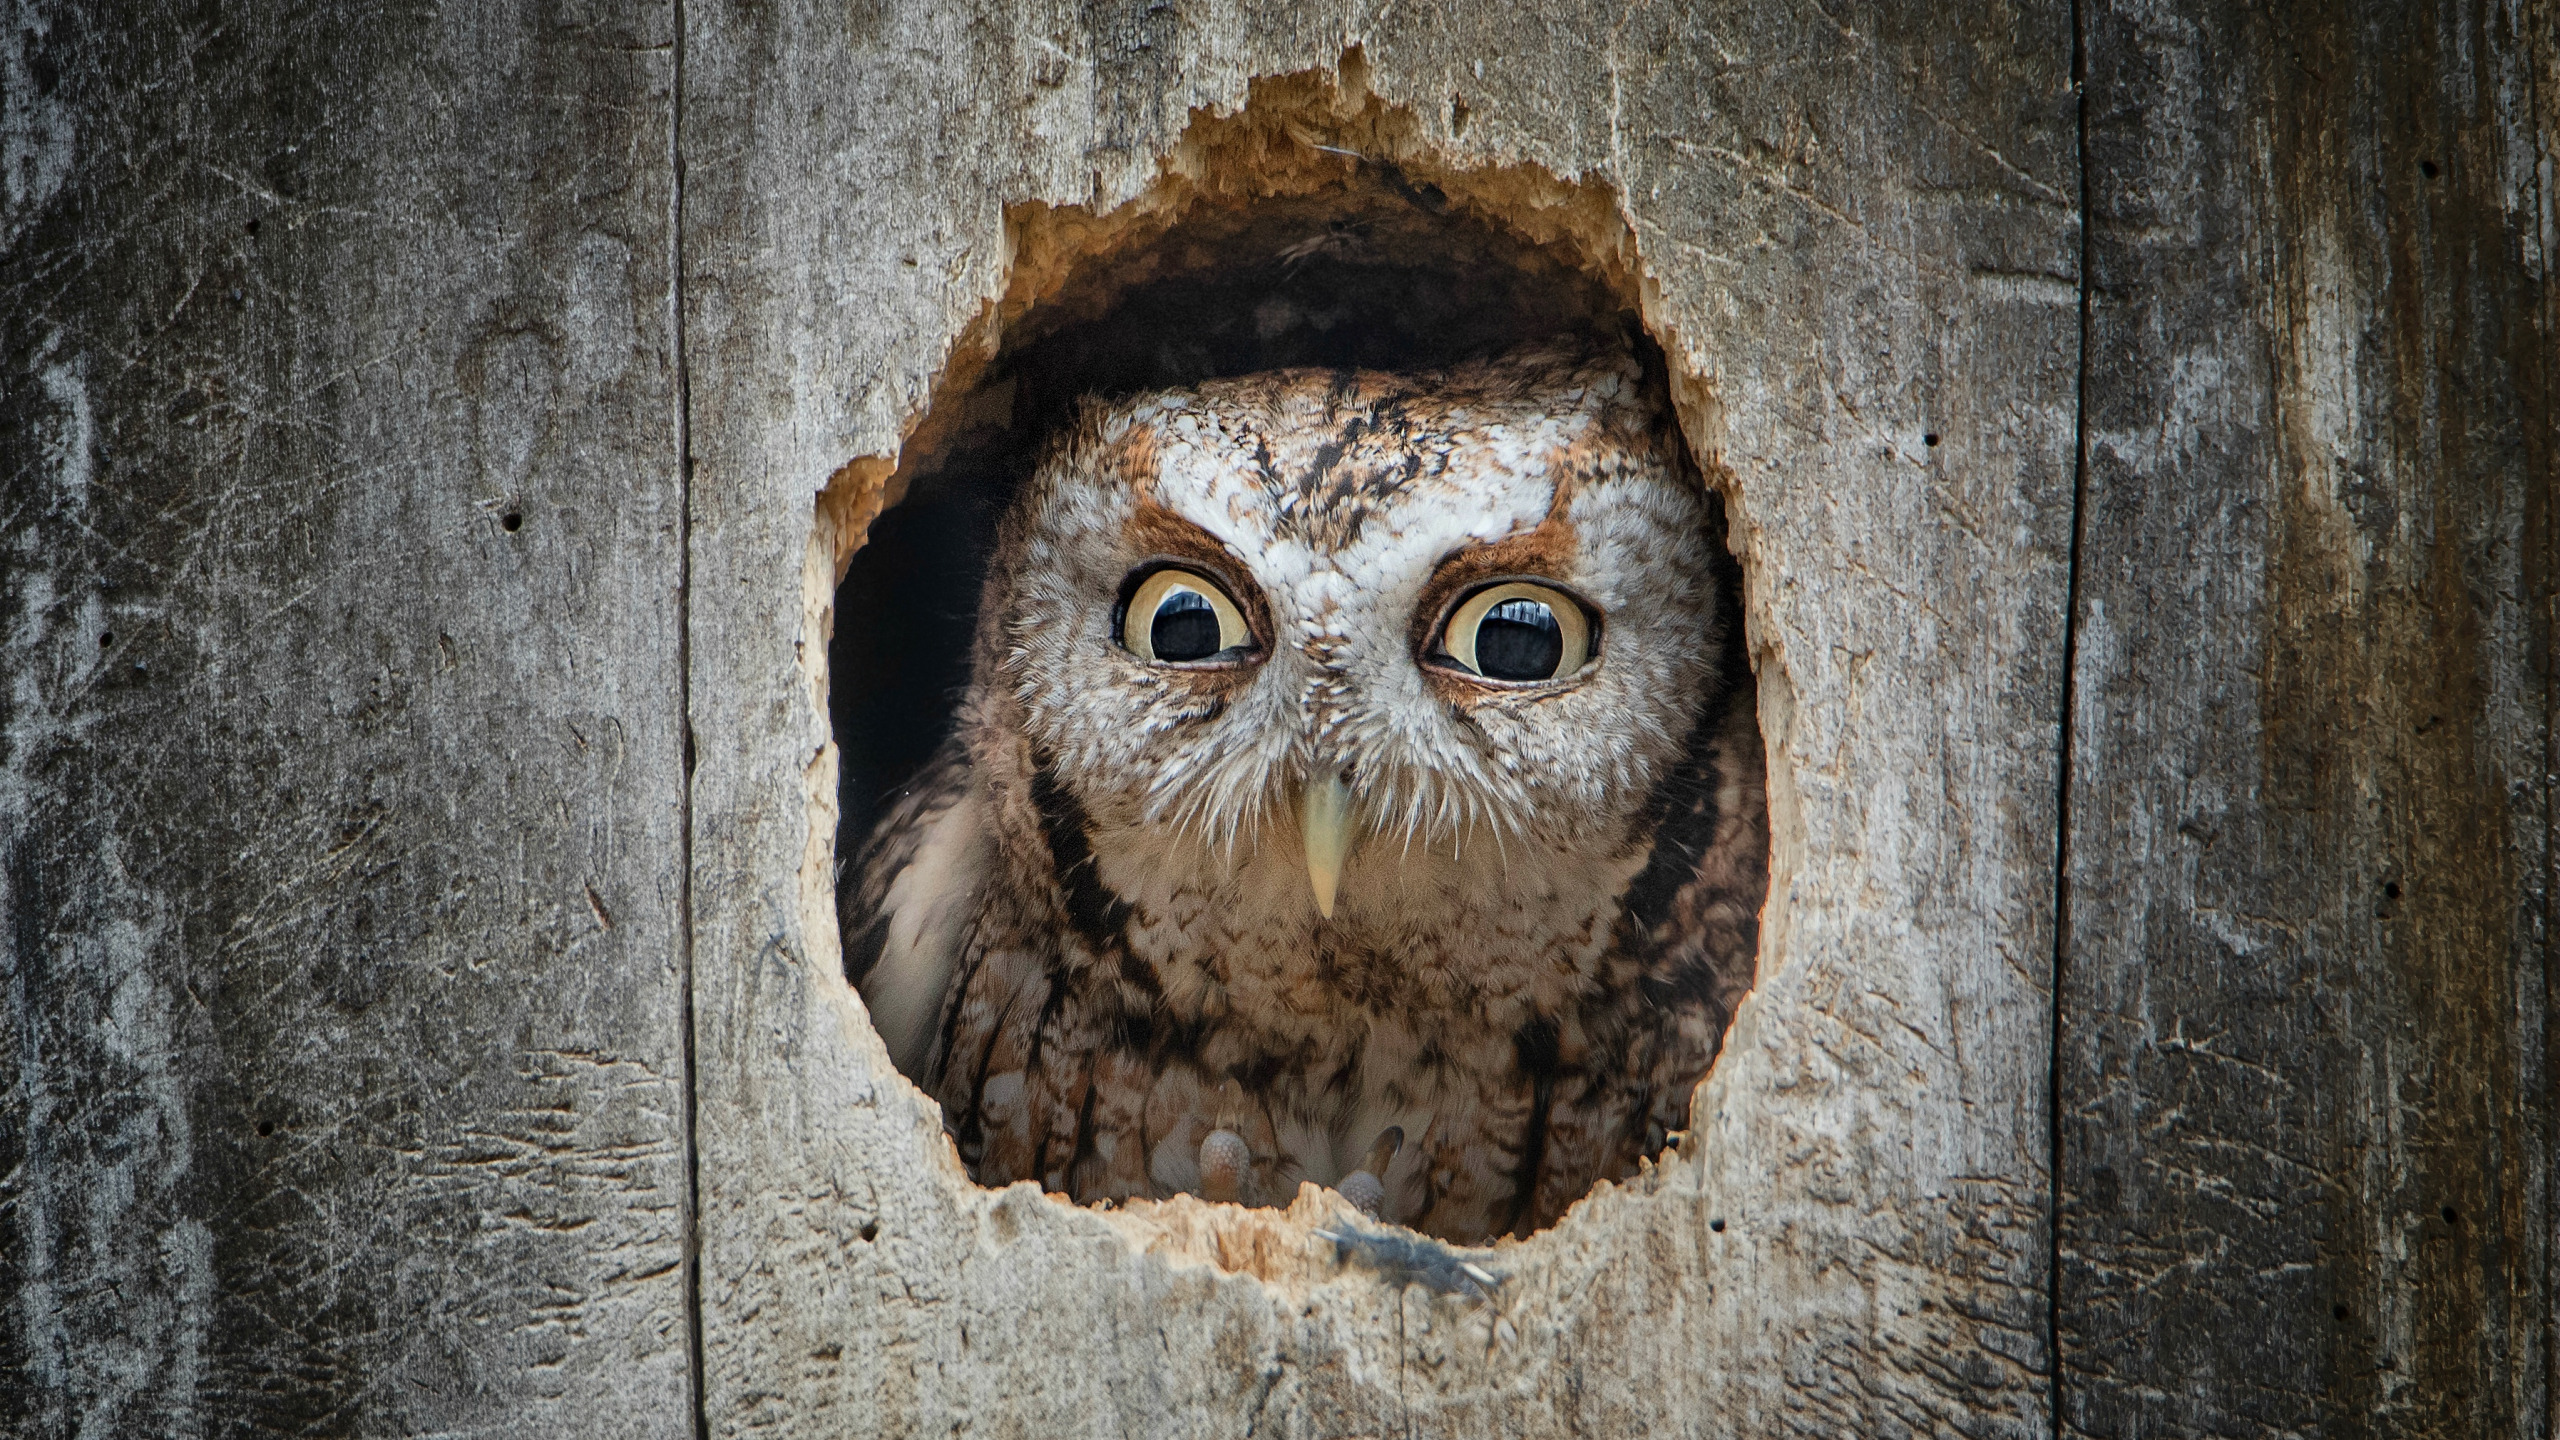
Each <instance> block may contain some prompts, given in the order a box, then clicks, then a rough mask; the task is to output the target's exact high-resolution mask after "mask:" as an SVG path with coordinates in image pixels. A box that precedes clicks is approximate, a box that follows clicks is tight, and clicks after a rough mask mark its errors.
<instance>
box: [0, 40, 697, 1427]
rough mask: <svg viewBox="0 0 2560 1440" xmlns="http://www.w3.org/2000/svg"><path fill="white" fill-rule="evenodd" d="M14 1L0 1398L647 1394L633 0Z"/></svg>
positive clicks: (675, 1143)
mask: <svg viewBox="0 0 2560 1440" xmlns="http://www.w3.org/2000/svg"><path fill="white" fill-rule="evenodd" d="M9 14H10V15H11V16H13V17H15V18H13V19H11V20H9V21H8V22H7V24H6V28H5V39H0V107H5V111H4V112H0V113H5V116H6V119H5V122H0V169H5V180H6V192H5V193H6V196H7V207H8V208H7V210H6V211H5V212H0V214H5V218H0V237H5V241H4V242H0V243H4V245H5V249H0V676H5V689H0V717H4V718H0V876H5V879H0V911H5V914H6V928H7V933H8V936H9V938H8V941H7V943H6V945H5V948H0V957H5V958H0V966H4V967H5V969H0V985H4V986H5V989H0V995H5V999H0V1040H5V1044H0V1054H4V1055H5V1056H6V1057H7V1058H6V1060H5V1061H0V1087H5V1088H0V1187H5V1188H0V1296H5V1298H6V1301H7V1303H6V1306H5V1308H0V1431H6V1432H9V1433H13V1434H25V1435H33V1436H64V1437H70V1436H82V1437H89V1436H95V1437H123V1436H164V1435H166V1436H185V1435H198V1434H250V1433H257V1434H315V1435H318V1434H343V1435H402V1434H420V1435H424V1434H445V1435H460V1434H470V1435H505V1434H524V1435H550V1434H560V1433H571V1432H574V1433H581V1434H599V1435H646V1434H654V1435H685V1434H689V1433H691V1431H692V1428H693V1426H692V1418H691V1402H690V1395H689V1391H688V1386H687V1374H686V1353H687V1352H686V1345H685V1315H686V1311H685V1307H684V1303H683V1299H684V1297H683V1285H682V1278H683V1277H682V1273H681V1268H680V1265H679V1259H680V1255H681V1251H682V1237H683V1227H682V1224H681V1215H682V1209H681V1201H682V1197H683V1194H684V1166H683V1144H684V1132H683V1127H682V1119H683V1098H684V1097H683V1092H682V1086H681V1083H680V1081H681V1071H682V1046H681V1044H680V1035H681V1032H680V1029H679V1026H678V1018H679V1013H680V1002H681V998H682V988H681V985H680V978H681V967H680V961H681V953H682V952H681V949H680V941H681V938H682V932H681V930H680V928H679V925H678V913H679V902H680V900H681V887H682V884H683V879H684V876H683V867H682V863H681V834H682V832H681V828H680V825H679V823H678V820H679V814H678V801H679V797H680V795H681V788H680V787H681V774H680V768H679V767H680V754H679V745H680V735H681V731H680V728H679V726H680V722H681V719H682V711H681V706H680V687H679V684H678V677H677V668H676V654H677V639H678V635H679V633H680V632H679V629H678V626H677V623H676V621H677V598H678V597H677V577H678V560H679V550H678V523H677V522H678V517H679V513H680V512H679V509H678V501H679V485H678V480H677V477H676V472H675V467H674V465H673V463H672V455H673V450H674V447H673V444H672V441H671V437H670V428H671V423H672V417H673V415H674V406H673V392H674V387H673V383H672V376H673V369H672V363H671V362H672V359H673V355H672V351H671V348H670V343H669V321H668V315H669V307H668V267H667V256H668V223H669V222H668V204H669V199H670V185H669V175H668V165H667V154H668V124H669V116H670V107H669V100H670V91H669V85H670V81H671V78H672V67H671V64H670V59H671V51H670V49H669V48H668V46H669V41H670V38H671V36H670V33H669V29H668V24H667V21H668V16H667V12H666V11H665V10H664V9H657V10H653V11H644V12H641V13H640V14H639V16H638V17H637V18H636V19H635V18H634V17H632V16H631V15H628V14H626V13H624V12H623V10H622V9H621V7H617V6H610V5H601V4H598V5H578V4H572V5H566V6H556V7H548V8H546V9H544V10H543V11H542V12H541V13H539V14H535V13H521V14H519V13H510V12H509V11H508V10H506V9H504V8H502V7H487V8H473V7H458V8H456V9H454V10H451V11H449V12H445V13H441V14H439V13H437V12H436V11H434V10H432V9H429V8H424V7H419V6H411V5H386V4H313V5H285V4H268V5H255V6H226V7H199V6H193V5H175V4H171V5H163V4H157V3H141V4H127V3H113V4H96V5H86V4H56V5H50V6H40V7H36V8H35V9H34V10H32V11H28V10H26V9H24V8H23V7H13V8H12V9H11V10H10V12H9ZM508 516H514V517H516V519H515V521H514V524H513V528H510V526H509V522H508V521H507V519H506V517H508Z"/></svg>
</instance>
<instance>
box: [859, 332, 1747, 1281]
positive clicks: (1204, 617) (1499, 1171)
mask: <svg viewBox="0 0 2560 1440" xmlns="http://www.w3.org/2000/svg"><path fill="white" fill-rule="evenodd" d="M1668 427H1669V420H1668V417H1667V415H1666V413H1665V411H1664V408H1663V406H1662V404H1661V402H1660V400H1659V397H1658V394H1657V393H1656V392H1655V391H1653V390H1651V389H1649V388H1648V387H1647V386H1646V384H1645V382H1644V379H1643V376H1642V372H1641V371H1640V369H1639V368H1638V367H1637V366H1636V365H1635V363H1634V362H1633V361H1632V360H1631V359H1629V358H1628V357H1626V356H1624V355H1602V356H1598V357H1592V356H1584V355H1575V354H1566V353H1561V352H1554V351H1539V352H1529V353H1524V354H1520V355H1515V356H1512V357H1509V358H1506V359H1504V360H1500V361H1496V362H1491V363H1486V364H1479V365H1474V366H1468V367H1461V368H1459V369H1457V370H1453V371H1448V372H1440V373H1434V374H1426V375H1391V374H1381V373H1372V372H1316V371H1294V372H1289V371H1284V372H1275V373H1272V374H1267V375H1257V376H1249V377H1245V378H1242V379H1235V380H1222V381H1215V382H1211V383H1208V384H1204V385H1201V386H1199V387H1197V388H1196V389H1191V390H1175V391H1165V392H1159V393H1156V394H1153V395H1148V396H1142V397H1139V398H1137V399H1133V400H1128V401H1124V402H1119V403H1114V404H1108V405H1101V404H1097V405H1092V406H1088V408H1087V410H1086V412H1085V414H1084V415H1083V416H1082V418H1081V421H1080V423H1079V424H1078V425H1077V426H1076V427H1075V428H1074V430H1073V431H1072V433H1070V434H1068V435H1067V436H1064V437H1062V439H1061V440H1060V442H1059V443H1058V444H1057V445H1055V446H1054V447H1053V448H1052V450H1051V452H1050V454H1049V456H1048V458H1047V459H1046V460H1045V461H1044V462H1043V463H1042V465H1041V466H1040V467H1039V469H1038V472H1037V473H1036V474H1035V475H1034V476H1033V477H1032V479H1031V481H1030V483H1029V484H1028V485H1027V486H1026V489H1025V492H1024V494H1023V495H1022V496H1021V498H1020V499H1019V500H1018V501H1017V503H1016V504H1015V506H1014V508H1013V511H1012V513H1011V515H1010V516H1009V518H1008V521H1007V524H1006V526H1005V528H1004V531H1003V535H1002V539H1001V541H1000V543H999V550H998V554H997V558H996V563H995V565H994V567H993V570H992V572H991V577H992V578H991V579H990V581H989V583H988V587H987V591H986V596H985V604H984V609H983V612H982V617H981V621H980V626H979V631H978V642H977V648H976V653H975V658H974V677H975V678H974V681H973V684H972V687H971V690H970V692H969V696H968V699H967V701H966V703H965V705H964V706H963V709H962V713H961V715H960V718H959V723H958V726H957V733H956V734H955V736H954V738H953V739H952V740H951V742H950V743H948V744H947V745H945V746H944V747H943V749H942V751H941V753H940V754H939V756H938V757H937V758H936V759H935V761H934V762H933V763H932V765H930V766H929V767H928V768H927V770H926V771H925V772H924V773H923V774H922V775H921V776H919V777H918V778H917V779H916V780H915V781H914V782H913V783H912V784H911V785H909V786H908V787H907V788H906V790H905V792H904V793H903V794H902V795H901V796H900V797H899V798H898V799H897V801H896V802H895V803H894V804H893V805H892V806H891V808H890V810H889V812H888V813H887V815H886V816H885V818H884V819H883V820H882V821H881V822H880V824H879V826H878V828H877V829H876V831H875V832H874V834H873V836H872V837H871V840H870V842H869V844H868V845H867V846H865V847H864V849H863V851H862V853H861V855H860V856H859V857H858V859H857V860H856V863H855V864H854V865H853V866H852V867H850V868H849V869H848V871H847V872H846V875H845V879H844V882H843V886H842V889H841V892H840V895H839V904H840V907H841V909H842V913H843V918H844V927H845V955H846V967H847V973H848V975H849V976H850V977H851V978H852V979H853V980H854V981H855V983H856V984H857V985H859V986H860V987H861V990H862V993H863V995H864V997H865V999H866V1001H867V1002H868V1003H869V1004H870V1006H871V1010H872V1014H873V1018H874V1020H875V1022H876V1023H877V1024H878V1025H879V1026H880V1028H881V1031H882V1034H883V1036H884V1038H885V1039H886V1040H887V1041H888V1043H889V1047H890V1051H891V1054H892V1056H893V1057H894V1058H895V1059H896V1060H897V1062H898V1064H899V1065H900V1067H901V1068H902V1069H904V1070H905V1071H906V1072H907V1073H908V1074H909V1075H911V1076H913V1077H915V1078H916V1079H917V1081H918V1082H919V1083H920V1084H922V1085H923V1086H924V1087H925V1088H926V1089H927V1090H928V1091H929V1092H931V1093H932V1094H934V1095H935V1096H936V1097H937V1098H938V1099H939V1100H940V1101H941V1102H942V1105H943V1109H944V1114H945V1116H946V1117H947V1120H948V1123H949V1126H950V1129H951V1132H952V1134H953V1136H954V1138H955V1139H956V1141H957V1142H958V1144H959V1147H960V1150H961V1154H962V1156H963V1157H964V1158H965V1159H966V1160H967V1161H968V1163H969V1165H970V1167H971V1169H972V1171H973V1173H974V1174H976V1175H977V1177H978V1178H979V1179H980V1180H982V1181H984V1182H986V1183H989V1184H1003V1183H1006V1182H1010V1181H1013V1180H1017V1179H1026V1178H1027V1179H1033V1180H1036V1181H1038V1182H1039V1183H1040V1184H1041V1185H1043V1186H1044V1187H1046V1188H1047V1189H1050V1190H1052V1191H1061V1192H1064V1193H1066V1194H1069V1195H1071V1196H1073V1197H1075V1198H1076V1199H1078V1200H1082V1201H1092V1200H1098V1199H1103V1198H1115V1199H1118V1198H1128V1197H1134V1196H1165V1195H1170V1194H1173V1193H1176V1192H1183V1191H1190V1192H1194V1193H1197V1192H1198V1191H1199V1190H1200V1189H1201V1188H1202V1183H1203V1175H1202V1169H1201V1164H1202V1145H1203V1143H1204V1142H1205V1141H1210V1140H1211V1137H1212V1135H1213V1134H1214V1135H1215V1136H1216V1137H1217V1138H1216V1139H1215V1141H1214V1143H1212V1144H1211V1146H1210V1152H1209V1154H1210V1160H1211V1173H1210V1176H1209V1182H1210V1184H1211V1186H1212V1188H1214V1189H1216V1190H1218V1191H1219V1192H1220V1193H1221V1194H1223V1193H1225V1192H1226V1191H1227V1190H1229V1189H1230V1188H1232V1190H1233V1191H1234V1193H1235V1194H1236V1197H1237V1198H1238V1199H1240V1200H1242V1201H1244V1202H1246V1203H1259V1204H1280V1203H1286V1202H1287V1201H1288V1200H1289V1199H1290V1198H1291V1196H1292V1195H1293V1194H1294V1193H1295V1190H1296V1187H1297V1185H1298V1184H1299V1183H1300V1182H1301V1181H1304V1180H1313V1181H1317V1182H1319V1183H1324V1184H1333V1183H1336V1182H1338V1181H1341V1180H1343V1179H1344V1177H1346V1176H1348V1175H1351V1174H1353V1173H1354V1172H1355V1171H1358V1170H1360V1169H1361V1168H1362V1167H1363V1165H1364V1164H1367V1163H1372V1162H1371V1161H1370V1159H1369V1157H1372V1156H1375V1157H1378V1158H1377V1160H1376V1161H1375V1163H1382V1164H1384V1165H1385V1167H1386V1173H1385V1174H1384V1175H1382V1176H1379V1177H1376V1178H1377V1179H1378V1181H1379V1182H1380V1185H1379V1187H1378V1188H1379V1189H1381V1190H1382V1191H1383V1196H1382V1198H1381V1200H1380V1212H1381V1213H1382V1214H1383V1215H1384V1217H1385V1218H1387V1219H1391V1220H1396V1221H1400V1222H1402V1223H1405V1224H1408V1225H1412V1226H1414V1227H1415V1228H1417V1229H1420V1230H1424V1231H1426V1232H1429V1233H1431V1234H1435V1235H1439V1236H1442V1237H1444V1238H1450V1239H1458V1240H1481V1239H1485V1238H1489V1237H1491V1236H1494V1235H1497V1234H1502V1233H1515V1232H1516V1233H1525V1232H1526V1231H1528V1230H1531V1229H1535V1228H1537V1227H1540V1226H1544V1225H1546V1224H1549V1223H1551V1222H1552V1221H1554V1220H1555V1219H1556V1217H1557V1216H1558V1215H1560V1214H1561V1213H1562V1212H1563V1210H1564V1209H1565V1207H1567V1206H1568V1205H1570V1204H1571V1203H1572V1202H1573V1201H1574V1200H1575V1199H1577V1198H1579V1197H1580V1196H1581V1195H1583V1194H1584V1193H1586V1192H1587V1191H1588V1190H1589V1189H1590V1188H1591V1187H1592V1186H1593V1185H1594V1184H1595V1183H1597V1182H1598V1181H1601V1180H1604V1179H1610V1178H1615V1177H1620V1176H1624V1175H1626V1174H1627V1173H1628V1172H1629V1171H1631V1170H1632V1169H1633V1167H1634V1166H1635V1165H1636V1163H1637V1162H1638V1160H1639V1159H1640V1158H1641V1157H1644V1156H1648V1155H1652V1154H1654V1153H1656V1152H1658V1151H1659V1150H1660V1149H1661V1147H1662V1146H1663V1144H1664V1143H1665V1140H1666V1137H1667V1136H1668V1135H1669V1134H1670V1133H1671V1132H1673V1131H1676V1130H1679V1129H1681V1128H1683V1127H1684V1126H1685V1124H1686V1120H1687V1111H1688V1105H1689V1097H1690V1092H1691V1090H1692V1089H1693V1088H1694V1087H1695V1085H1696V1083H1697V1081H1698V1080H1699V1078H1700V1077H1701V1076H1702V1075H1703V1074H1704V1073H1705V1071H1706V1069H1707V1066H1708V1064H1709V1062H1710V1061H1711V1060H1712V1059H1713V1058H1714V1055H1715V1053H1716V1049H1717V1046H1718V1045H1719V1044H1720V1043H1721V1039H1722V1036H1723V1033H1724V1030H1725V1026H1726V1024H1727V1022H1728V1021H1729V1020H1730V1019H1731V1016H1732V1012H1733V1007H1734V1005H1735V1003H1736V1002H1737V1001H1738V1000H1739V999H1740V997H1741V995H1742V993H1743V992H1744V991H1745V990H1746V989H1748V988H1749V986H1750V983H1751V976H1752V967H1753V963H1754V958H1753V957H1754V951H1755V949H1756V945H1757V939H1758V912H1759V908H1760V903H1761V899H1762V893H1763V890H1764V888H1765V885H1766V880H1765V874H1766V865H1767V860H1766V853H1767V842H1766V805H1765V800H1764V798H1763V791H1762V777H1763V760H1762V753H1761V745H1760V738H1759V733H1758V730H1757V728H1756V724H1755V720H1754V706H1753V700H1752V689H1751V683H1750V677H1749V674H1748V672H1747V669H1746V668H1745V666H1744V665H1743V663H1742V653H1741V647H1740V644H1739V641H1738V636H1737V634H1736V620H1735V617H1734V616H1733V615H1732V614H1731V613H1730V608H1731V604H1732V596H1731V585H1730V578H1729V576H1730V563H1729V561H1727V560H1726V558H1725V556H1724V553H1723V549H1722V544H1721V541H1722V535H1721V531H1720V528H1719V526H1718V523H1717V520H1716V512H1715V510H1714V508H1713V505H1712V502H1711V501H1710V500H1709V499H1708V498H1707V497H1706V495H1705V494H1704V492H1703V490H1702V488H1701V487H1700V485H1699V483H1698V481H1697V479H1696V477H1695V475H1694V472H1692V471H1690V470H1689V469H1688V468H1687V466H1686V464H1685V461H1684V459H1683V457H1682V454H1681V452H1680V450H1679V448H1678V444H1677V442H1676V440H1675V439H1674V438H1673V437H1672V435H1671V433H1670V431H1669V428H1668ZM1168 571H1171V572H1172V573H1171V574H1170V576H1168V575H1167V573H1166V572H1168ZM1499 587H1510V588H1499ZM1193 592H1197V593H1196V594H1194V593H1193ZM1212 592H1214V593H1212ZM1167 594H1170V595H1171V596H1172V597H1173V598H1171V599H1169V600H1167V599H1162V598H1160V597H1162V596H1164V595H1167ZM1506 597H1507V598H1506ZM1133 605H1135V606H1137V607H1139V609H1138V610H1132V609H1131V608H1130V607H1131V606H1133ZM1495 606H1498V607H1499V608H1489V607H1495ZM1471 607H1472V608H1471ZM1140 610H1143V611H1144V613H1139V611H1140ZM1213 611H1214V614H1213ZM1186 627H1187V628H1186ZM1212 646H1214V647H1216V648H1215V649H1214V650H1211V649H1210V648H1209V647H1212ZM1577 646H1579V647H1581V648H1580V649H1577V648H1576V647H1577ZM1586 657H1587V658H1586ZM1541 666H1552V667H1553V673H1552V674H1547V673H1545V672H1544V671H1542V670H1541V669H1540V668H1539V667H1541ZM1337 887H1338V888H1337ZM1389 1127H1401V1132H1402V1137H1403V1139H1402V1143H1401V1144H1400V1145H1397V1144H1393V1143H1384V1142H1382V1136H1383V1134H1384V1132H1385V1131H1387V1130H1388V1129H1389ZM1392 1138H1393V1137H1386V1139H1387V1140H1388V1141H1391V1140H1392ZM1239 1141H1240V1142H1241V1149H1240V1150H1239V1148H1238V1142H1239ZM1390 1155H1391V1156H1392V1158H1391V1159H1389V1158H1386V1157H1388V1156H1390ZM1239 1162H1241V1164H1240V1165H1239ZM1356 1188H1359V1189H1361V1190H1362V1191H1363V1193H1364V1194H1366V1193H1367V1191H1368V1186H1367V1184H1366V1181H1365V1180H1364V1181H1363V1182H1362V1183H1361V1185H1360V1186H1358V1187H1356Z"/></svg>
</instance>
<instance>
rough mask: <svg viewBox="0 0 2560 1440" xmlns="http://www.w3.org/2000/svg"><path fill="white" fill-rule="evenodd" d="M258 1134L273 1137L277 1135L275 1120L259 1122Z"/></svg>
mask: <svg viewBox="0 0 2560 1440" xmlns="http://www.w3.org/2000/svg"><path fill="white" fill-rule="evenodd" d="M258 1133H259V1134H260V1135H273V1134H274V1133H276V1122H274V1121H273V1120H261V1121H259V1122H258Z"/></svg>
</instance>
